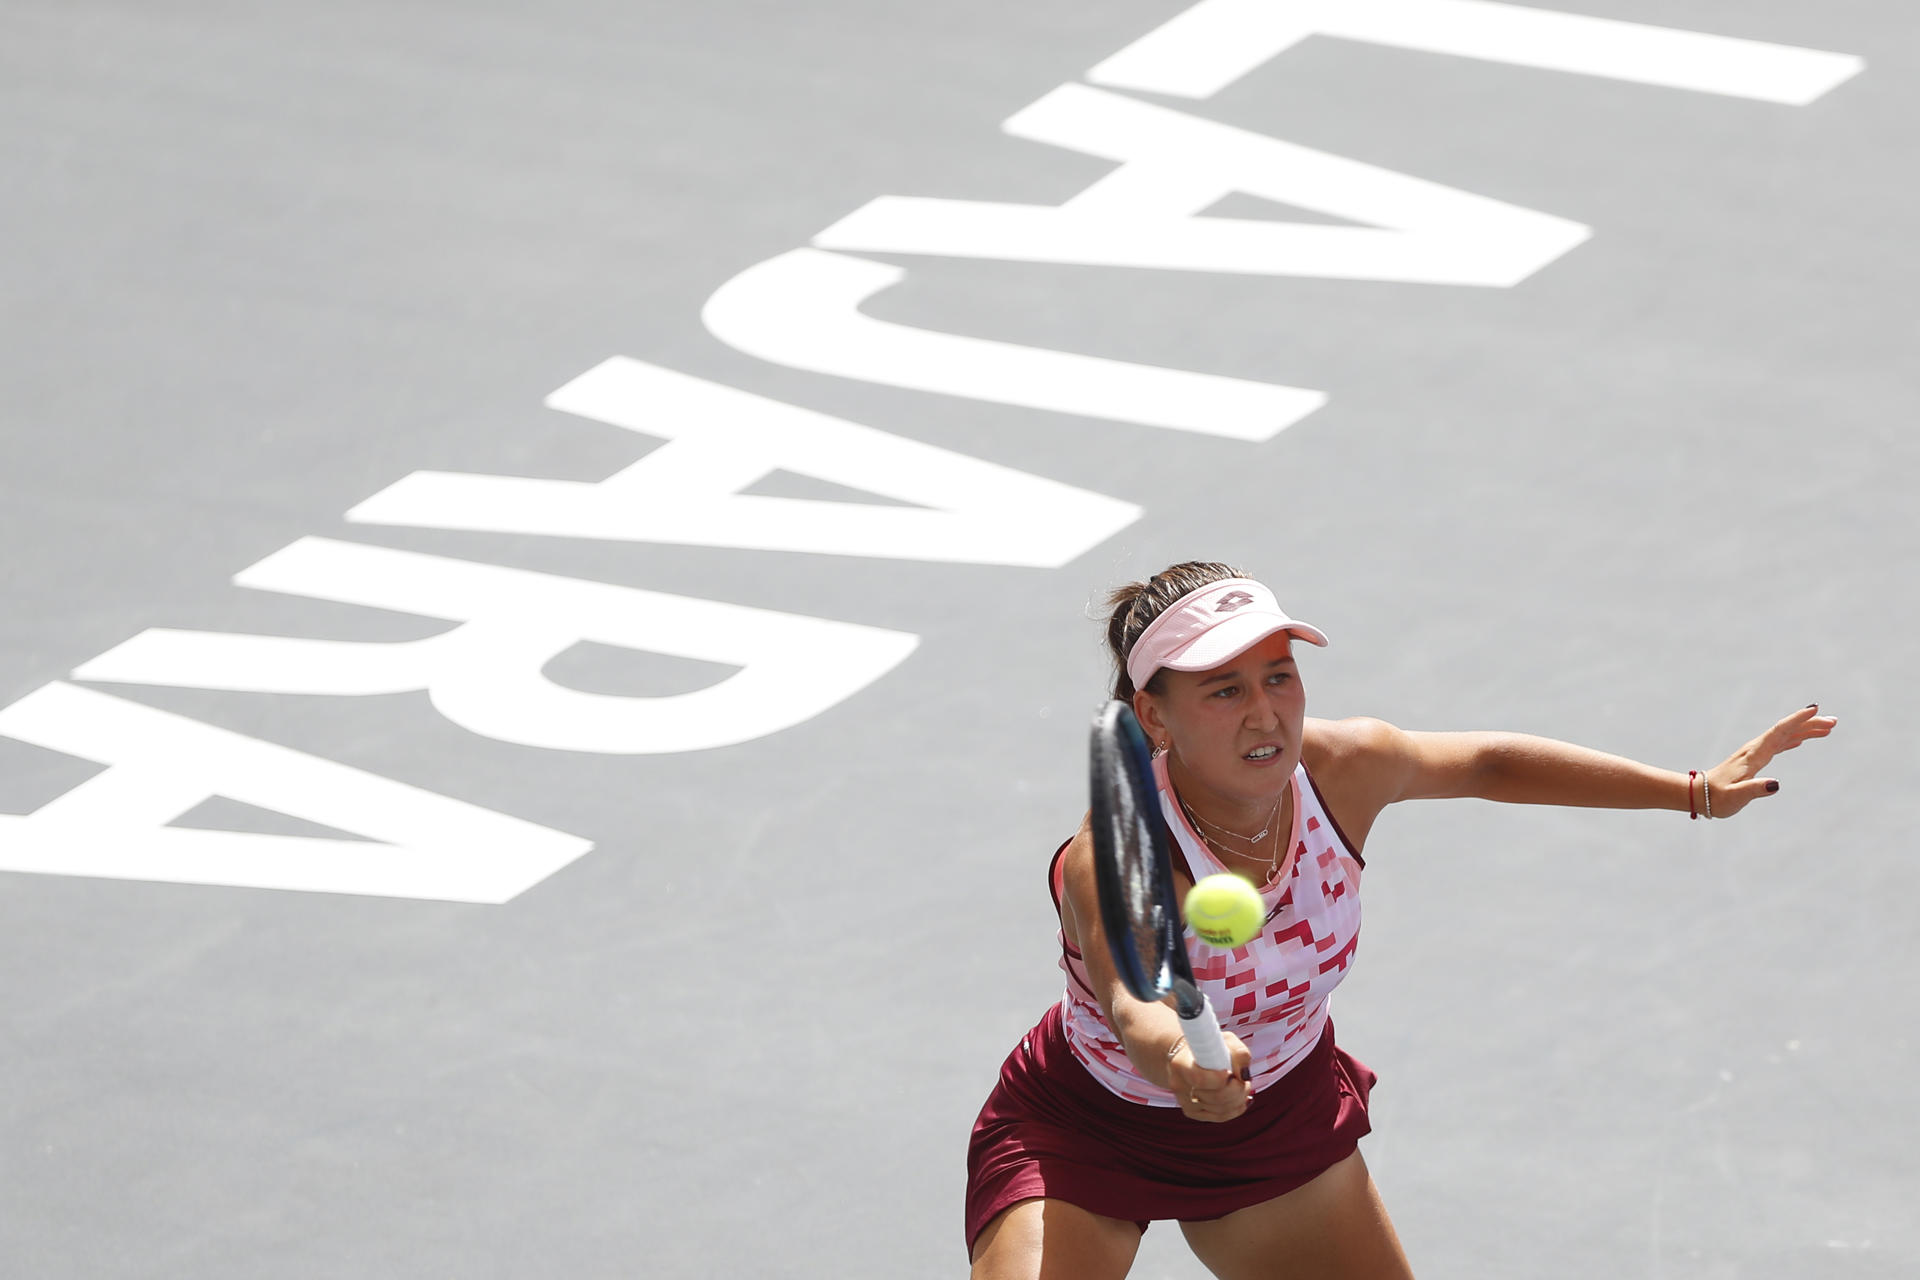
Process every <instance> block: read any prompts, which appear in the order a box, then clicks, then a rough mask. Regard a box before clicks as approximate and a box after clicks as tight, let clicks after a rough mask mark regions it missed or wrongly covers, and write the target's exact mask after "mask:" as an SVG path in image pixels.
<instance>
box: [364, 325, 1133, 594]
mask: <svg viewBox="0 0 1920 1280" xmlns="http://www.w3.org/2000/svg"><path fill="white" fill-rule="evenodd" d="M547 404H548V405H549V406H550V407H551V408H554V409H558V410H560V411H562V412H564V413H572V414H578V415H579V416H581V417H583V418H592V419H595V420H596V421H600V422H606V423H611V424H612V425H614V426H617V427H624V428H626V429H627V430H629V431H636V432H640V433H642V434H644V435H651V436H664V437H666V438H667V441H668V443H667V444H665V445H662V446H661V447H660V448H658V449H656V450H654V451H653V452H652V453H650V454H648V455H647V456H646V457H644V458H642V459H640V461H638V462H636V463H634V464H633V465H632V466H630V467H628V468H626V469H625V470H623V471H621V472H619V473H617V474H615V475H613V476H610V477H608V478H607V479H605V480H602V481H600V482H598V483H591V484H589V483H580V482H577V481H570V480H536V479H529V478H526V477H522V476H482V475H461V474H451V473H447V472H439V471H416V472H415V473H413V474H412V475H410V476H407V477H405V478H404V479H402V480H400V481H399V482H397V483H395V484H393V485H391V486H389V487H388V488H386V489H383V490H382V491H381V492H379V493H376V494H374V495H373V496H372V497H371V498H368V499H367V500H366V501H365V502H362V503H361V504H360V505H359V506H357V507H355V508H353V510H351V511H349V512H348V513H347V518H348V519H349V520H355V521H359V522H361V523H367V524H392V525H411V526H416V527H422V528H430V529H486V530H496V531H499V532H502V533H533V534H542V535H546V536H550V537H571V538H598V539H606V540H610V541H624V542H667V543H683V544H688V545H693V546H707V547H742V548H748V549H751V550H755V551H804V552H812V553H815V554H824V555H841V556H872V557H875V558H880V559H893V560H929V561H956V562H960V563H968V564H1008V565H1026V566H1032V567H1036V568H1047V569H1050V568H1054V567H1057V566H1059V565H1063V564H1065V563H1066V562H1067V561H1069V560H1072V559H1073V558H1074V557H1076V556H1078V555H1081V554H1082V553H1084V552H1086V551H1090V550H1092V549H1093V548H1094V547H1096V546H1098V545H1099V544H1100V543H1102V542H1104V541H1106V540H1107V539H1108V538H1110V537H1112V536H1113V535H1114V534H1116V533H1118V532H1119V531H1120V530H1121V529H1124V528H1126V527H1127V526H1128V525H1130V524H1132V523H1133V522H1134V521H1135V520H1138V519H1139V518H1140V508H1138V507H1136V506H1134V505H1133V504H1132V503H1128V502H1121V501H1120V500H1118V499H1116V498H1109V497H1107V496H1106V495H1104V494H1099V493H1092V492H1090V491H1088V490H1086V489H1076V488H1074V487H1073V486H1072V485H1067V484H1061V483H1059V482H1058V481H1054V480H1048V479H1044V478H1042V477H1040V476H1035V475H1029V474H1027V473H1026V472H1024V471H1016V470H1014V469H1013V468H1012V467H1003V466H999V465H997V464H995V463H991V462H984V461H982V460H980V459H979V458H971V457H968V456H967V455H965V454H962V453H954V452H951V451H949V450H946V449H941V448H938V447H936V446H934V445H930V444H923V443H921V442H919V441H917V440H908V439H905V438H904V437H901V436H895V435H890V434H888V433H887V432H885V431H879V430H875V429H874V428H872V427H863V426H859V425H857V424H855V423H852V422H846V421H844V420H842V419H839V418H834V417H830V416H828V415H827V414H824V413H815V412H813V411H811V410H808V409H801V408H796V407H795V406H793V405H790V404H783V403H781V402H780V401H778V400H769V399H767V398H765V397H764V396H757V395H753V394H752V393H750V392H746V391H739V390H736V389H734V388H732V387H725V386H721V385H719V384H717V383H712V382H707V381H704V380H703V379H700V378H694V377H689V376H688V375H686V374H683V373H674V372H672V371H671V370H667V369H662V368H659V367H657V366H654V365H650V364H644V363H642V362H641V361H638V360H628V359H625V358H623V357H618V356H616V357H614V358H613V359H611V360H607V361H605V362H603V363H601V364H599V365H597V366H595V367H594V368H592V369H589V370H587V371H586V372H585V373H583V374H581V375H580V376H579V377H577V378H575V379H574V380H573V381H572V382H569V383H567V384H566V385H565V386H563V387H561V388H560V389H559V390H558V391H555V392H554V393H553V394H552V395H550V396H548V397H547ZM775 471H788V472H793V473H796V474H799V475H806V476H813V477H815V478H817V479H821V480H826V481H829V482H831V483H833V484H838V485H845V486H847V487H849V488H853V489H861V490H865V491H867V492H869V493H874V494H879V495H882V496H884V497H888V498H894V499H897V500H899V501H900V502H904V503H911V504H914V505H911V506H881V505H877V504H872V503H857V502H825V501H817V500H813V499H803V498H779V497H772V496H767V495H761V494H747V493H741V492H740V490H742V489H744V488H747V487H748V486H750V485H752V484H754V483H755V482H757V481H759V480H761V479H764V478H765V477H766V476H768V475H770V474H772V473H773V472H775Z"/></svg>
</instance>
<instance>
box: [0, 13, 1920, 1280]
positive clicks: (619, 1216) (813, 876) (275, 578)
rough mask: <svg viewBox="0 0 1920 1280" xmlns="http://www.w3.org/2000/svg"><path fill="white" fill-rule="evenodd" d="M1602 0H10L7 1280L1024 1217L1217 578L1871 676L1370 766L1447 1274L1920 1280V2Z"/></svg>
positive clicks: (0, 865) (469, 1269)
mask: <svg viewBox="0 0 1920 1280" xmlns="http://www.w3.org/2000/svg"><path fill="white" fill-rule="evenodd" d="M1548 5H1550V7H1541V8H1535V9H1516V8H1514V7H1513V6H1507V5H1498V4H1487V3H1479V2H1477V0H1364V2H1363V0H1353V2H1352V3H1350V4H1347V5H1344V6H1324V5H1315V4H1308V3H1304V0H1302V2H1299V3H1293V2H1282V0H1271V2H1270V3H1264V4H1254V3H1251V2H1250V0H1206V2H1205V3H1203V4H1200V5H1198V6H1193V5H1189V4H1187V3H1185V0H1112V2H1110V3H1104V4H1098V5H1089V4H1074V3H1062V2H1060V0H1026V2H1024V3H1018V4H1016V3H1010V2H1007V0H984V2H983V3H976V4H968V5H900V4H882V3H876V2H874V0H824V2H822V3H816V4H806V5H797V4H775V3H767V2H765V0H708V2H706V3H701V4H667V3H659V2H657V0H641V2H640V3H636V4H615V3H610V2H608V0H555V3H551V4H545V5H537V6H536V5H531V4H512V3H505V2H503V0H480V2H477V3H468V4H452V3H447V2H445V0H402V2H401V3H388V4H375V3H367V2H366V0H342V3H338V4H332V5H302V4H291V3H268V4H257V5H239V4H228V3H216V2H214V0H179V2H178V3H173V4H167V5H150V4H134V3H126V2H124V0H0V99H3V101H4V110H0V173H3V174H4V189H5V193H6V195H5V198H4V199H0V280H3V281H4V287H0V326H4V328H3V330H0V333H3V336H4V339H5V341H4V345H3V346H0V388H3V390H0V395H3V396H4V399H3V400H0V412H3V413H4V423H3V425H0V539H3V540H4V547H5V556H4V561H0V564H3V565H4V568H3V569H0V815H3V816H0V921H3V922H4V925H3V927H0V1005H3V1006H4V1008H5V1010H6V1015H5V1023H4V1026H5V1039H4V1053H3V1054H0V1202H3V1203H4V1205H5V1211H4V1213H0V1258H5V1259H6V1260H7V1261H6V1263H5V1264H4V1266H0V1270H3V1271H5V1272H6V1273H7V1274H10V1275H22V1276H27V1275H31V1276H44V1277H85V1278H87V1280H94V1278H99V1280H109V1278H111V1280H119V1278H122V1277H128V1278H131V1277H161V1276H168V1277H172V1276H193V1277H201V1278H206V1280H215V1278H225V1277H233V1278H235V1280H238V1278H240V1277H249V1278H253V1277H262V1276H271V1277H285V1278H299V1277H337V1276H346V1275H352V1276H356V1277H363V1278H365V1280H374V1278H385V1277H394V1278H398V1277H424V1276H448V1277H452V1276H459V1277H533V1276H542V1277H545V1276H569V1277H613V1276H649V1277H662V1278H666V1277H694V1276H710V1275H740V1276H792V1277H901V1276H935V1275H961V1274H963V1273H964V1268H965V1265H966V1262H965V1255H964V1251H963V1246H962V1242H961V1239H960V1236H961V1220H960V1213H961V1191H962V1185H963V1179H964V1155H965V1145H966V1137H967V1132H968V1128H969V1126H970V1124H971V1121H972V1118H973V1115H974V1113H975V1111H976V1109H977V1108H978V1106H979V1104H980V1102H981V1100H982V1098H983V1097H984V1096H985V1094H986V1091H987V1090H988V1088H989V1086H990V1085H991V1083H992V1081H993V1079H994V1076H995V1073H996V1071H997V1070H998V1067H999V1063H1000V1061H1001V1059H1002V1057H1003V1056H1004V1055H1005V1053H1006V1052H1007V1050H1008V1049H1009V1048H1010V1047H1011V1046H1012V1045H1013V1043H1014V1042H1015V1040H1016V1039H1017V1038H1018V1037H1019V1036H1020V1034H1021V1033H1022V1032H1023V1031H1024V1030H1025V1029H1026V1028H1027V1027H1028V1026H1029V1025H1031V1023H1032V1022H1033V1021H1034V1019H1035V1018H1036V1017H1037V1016H1038V1015H1039V1014H1040V1013H1041V1011H1042V1010H1043V1009H1044V1008H1045V1007H1046V1006H1047V1004H1048V1003H1049V1002H1050V1001H1053V1000H1055V999H1057V998H1058V997H1059V994H1060V989H1061V982H1062V980H1061V976H1060V974H1059V971H1058V970H1057V969H1056V967H1055V961H1056V960H1057V957H1058V952H1057V948H1056V945H1055V941H1054V922H1053V918H1052V911H1051V907H1050V904H1049V901H1048V896H1047V892H1046V886H1045V879H1044V876H1045V869H1046V865H1047V859H1048V857H1049V855H1050V854H1051V852H1052V850H1053V848H1054V847H1055V845H1056V844H1057V843H1058V842H1059V841H1060V840H1061V839H1063V838H1064V837H1065V836H1066V835H1067V834H1069V833H1070V832H1071V831H1072V830H1073V828H1074V826H1075V825H1076V824H1077V823H1078V821H1079V818H1080V814H1081V812H1082V809H1083V807H1084V804H1085V788H1086V781H1085V773H1084V770H1085V732H1086V725H1087V722H1088V719H1089V717H1090V716H1091V714H1092V712H1093V711H1094V709H1095V707H1096V706H1097V705H1098V704H1099V702H1100V701H1101V700H1102V698H1103V696H1104V691H1105V687H1106V683H1105V682H1106V678H1107V672H1106V669H1105V665H1104V658H1103V653H1102V649H1101V635H1100V626H1099V624H1098V623H1097V622H1095V621H1093V620H1091V619H1092V617H1093V616H1094V615H1095V614H1096V613H1097V612H1098V610H1099V600H1100V597H1101V596H1103V595H1104V593H1105V592H1106V591H1108V590H1110V589H1111V588H1112V587H1114V586H1116V585H1118V584H1120V583H1122V582H1124V581H1127V580H1129V579H1132V578H1135V577H1141V576H1145V575H1147V574H1150V573H1152V572H1153V571H1155V570H1156V569H1158V568H1160V567H1162V566H1164V565H1166V564H1168V563H1170V562H1173V561H1178V560H1184V559H1189V558H1202V559H1224V560H1228V561H1232V562H1236V563H1238V564H1241V565H1243V566H1244V567H1245V568H1247V569H1248V570H1250V571H1251V572H1252V573H1254V574H1255V575H1256V576H1258V577H1260V578H1262V579H1263V580H1265V581H1267V582H1268V583H1270V584H1271V585H1273V587H1274V588H1275V590H1276V591H1277V592H1278V594H1279V596H1280V599H1281V601H1282V603H1283V604H1284V605H1285V606H1286V607H1287V608H1288V610H1289V611H1290V612H1292V613H1293V615H1294V616H1296V617H1300V618H1305V619H1309V620H1311V621H1312V622H1314V623H1316V624H1317V625H1319V626H1320V627H1322V628H1323V629H1325V630H1326V631H1327V632H1328V633H1329V635H1330V636H1331V638H1332V642H1333V643H1332V645H1331V647H1329V648H1328V649H1326V650H1325V651H1318V650H1315V651H1312V652H1311V653H1309V654H1308V655H1307V656H1306V657H1305V659H1304V662H1303V671H1304V680H1305V682H1306V687H1307V690H1308V702H1309V709H1310V713H1311V714H1315V715H1320V716H1328V717H1338V716H1348V715H1362V714H1364V715H1374V716H1379V717H1382V718H1385V719H1387V720H1390V721H1393V722H1395V723H1397V724H1400V725H1404V726H1408V727H1413V728H1502V729H1514V730H1523V731H1527V732H1533V733H1541V734H1546V735H1549V736H1553V737H1558V738H1565V739H1569V740H1572V741H1576V742H1581V743H1585V744H1587V745H1590V746H1594V747H1598V748H1601V749H1604V750H1610V751H1614V752H1618V753H1621V754H1625V755H1630V756H1634V757H1636V758H1640V759H1644V760H1648V761H1651V762H1653V763H1656V764H1660V765H1662V766H1665V767H1670V768H1677V769H1681V770H1685V769H1688V768H1705V767H1706V766H1707V765H1709V764H1712V763H1716V762H1718V761H1719V760H1720V759H1721V758H1722V757H1724V756H1725V755H1726V754H1727V753H1728V752H1730V751H1731V750H1733V749H1734V748H1735V747H1736V746H1738V745H1739V744H1740V743H1741V742H1742V741H1744V740H1746V739H1747V738H1749V737H1751V736H1753V735H1755V734H1757V733H1758V732H1760V731H1761V730H1762V729H1763V728H1765V727H1766V726H1767V725H1768V724H1770V723H1772V722H1773V721H1774V720H1775V719H1776V718H1778V717H1780V716H1782V715H1784V714H1786V713H1787V712H1788V711H1790V710H1792V709H1793V708H1796V707H1799V706H1801V705H1803V704H1805V703H1807V702H1812V701H1816V700H1817V701H1819V702H1820V703H1821V705H1822V707H1823V709H1824V710H1827V711H1830V712H1832V713H1834V714H1836V715H1838V716H1839V718H1840V727H1839V730H1838V731H1837V732H1836V733H1835V735H1834V736H1833V737H1832V738H1831V739H1829V740H1827V741H1825V742H1818V743H1813V744H1810V745H1809V746H1808V747H1806V748H1804V749H1803V750H1801V751H1799V752H1796V753H1794V754H1792V755H1789V756H1786V757H1783V758H1782V759H1781V760H1779V761H1778V762H1777V763H1776V764H1775V765H1774V766H1773V768H1772V769H1771V770H1770V772H1771V773H1772V774H1773V775H1775V776H1777V777H1779V778H1780V779H1781V780H1782V783H1783V786H1782V790H1781V792H1780V794H1779V795H1778V796H1776V797H1772V798H1770V799H1769V800H1767V801H1766V802H1765V803H1763V804H1756V805H1755V806H1754V807H1752V808H1751V809H1750V810H1749V811H1748V812H1747V813H1745V814H1743V815H1741V816H1740V817H1739V818H1737V819H1736V820H1735V821H1732V822H1726V823H1712V824H1707V823H1698V822H1693V823H1690V822H1688V821H1687V820H1686V818H1685V817H1684V816H1683V815H1681V814H1678V813H1673V812H1641V813H1617V812H1615V813H1609V812H1594V811H1585V812H1576V811H1569V810H1550V809H1532V808H1516V807H1499V806H1493V805H1487V804H1482V803H1478V802H1449V803H1441V802H1425V803H1421V804H1414V805H1408V806H1403V807H1400V808H1396V809H1394V810H1391V811H1390V812H1389V813H1388V814H1387V815H1386V816H1385V817H1384V818H1383V819H1382V820H1381V822H1380V823H1379V825H1378V826H1377V827H1376V828H1375V830H1374V832H1373V834H1372V836H1371V838H1370V839H1369V841H1368V845H1367V850H1366V852H1367V867H1368V873H1367V881H1366V904H1367V922H1366V927H1365V932H1364V935H1363V938H1362V942H1361V946H1360V950H1359V956H1358V960H1357V962H1356V966H1355V971H1354V975H1353V977H1352V978H1351V979H1350V980H1348V981H1347V983H1346V984H1345V985H1344V986H1343V987H1342V989H1341V991H1340V993H1339V995H1338V996H1337V998H1336V1001H1335V1004H1336V1015H1335V1016H1336V1020H1337V1022H1338V1026H1339V1033H1340V1040H1341V1043H1342V1044H1343V1045H1344V1046H1346V1047H1347V1048H1349V1049H1350V1050H1351V1051H1352V1052H1354V1053H1355V1054H1357V1055H1358V1056H1359V1057H1361V1058H1362V1059H1364V1060H1365V1061H1366V1062H1368V1063H1369V1064H1370V1065H1372V1066H1373V1067H1374V1068H1375V1069H1376V1070H1377V1071H1378V1072H1379V1073H1380V1077H1381V1082H1380V1084H1379V1086H1378V1089H1377V1091H1376V1093H1375V1095H1374V1124H1375V1132H1374V1133H1373V1135H1372V1136H1371V1137H1369V1138H1368V1139H1366V1141H1365V1143H1364V1144H1363V1147H1362V1150H1363V1152H1364V1153H1365V1155H1366V1157H1367V1160H1368V1162H1369V1164H1370V1165H1371V1166H1372V1168H1373V1171H1374V1174H1375V1177H1376V1178H1377V1180H1378V1181H1379V1183H1380V1186H1381V1188H1382V1191H1383V1194H1384V1196H1385V1199H1386V1202H1387V1205H1388V1207H1389V1209H1390V1210H1391V1212H1392V1214H1393V1216H1394V1219H1395V1222H1396V1224H1397V1226H1398V1228H1399V1230H1400V1234H1401V1236H1402V1238H1403V1240H1404V1241H1405V1243H1406V1246H1407V1249H1408V1252H1409V1254H1410V1256H1411V1258H1412V1260H1413V1262H1414V1265H1415V1267H1416V1270H1417V1271H1418V1273H1419V1274H1420V1275H1421V1276H1423V1277H1447V1276H1461V1277H1466V1276H1472V1277H1479V1278H1488V1280H1490V1278H1494V1277H1513V1278H1515V1280H1520V1278H1527V1277H1540V1276H1554V1277H1561V1278H1564V1280H1573V1278H1577V1277H1596V1278H1597V1277H1603V1276H1604V1277H1616V1276H1637V1277H1659V1278H1661V1280H1682V1278H1688V1280H1696V1278H1697V1280H1708V1278H1713V1280H1720V1278H1728V1277H1741V1278H1743V1280H1745V1278H1753V1280H1786V1278H1789V1277H1848V1278H1852V1277H1860V1278H1866V1277H1896V1276H1911V1275H1914V1274H1916V1273H1920V1230H1917V1229H1916V1218H1915V1214H1914V1210H1913V1205H1914V1203H1915V1201H1916V1199H1920V1172H1916V1158H1915V1147H1916V1141H1920V1109H1916V1107H1915V1105H1914V1103H1913V1101H1912V1087H1911V1082H1910V1077H1911V1075H1912V1073H1913V1069H1914V1064H1915V1047H1916V1046H1915V1030H1914V1028H1915V1026H1916V1018H1917V1015H1920V999H1916V996H1915V991H1916V983H1920V946H1917V945H1916V936H1917V934H1916V929H1915V926H1914V923H1913V916H1914V908H1913V903H1914V901H1915V898H1916V894H1917V893H1920V870H1916V861H1915V858H1914V856H1913V855H1914V841H1913V838H1912V836H1911V832H1910V826H1911V807H1912V805H1911V788H1912V779H1913V777H1914V774H1915V769H1916V766H1920V751H1917V750H1916V747H1915V735H1914V731H1913V725H1914V724H1915V723H1916V721H1920V698H1916V695H1915V693H1914V681H1913V678H1912V672H1911V665H1912V663H1911V658H1912V649H1913V640H1912V637H1913V636H1914V634H1915V633H1916V630H1920V609H1917V608H1916V593H1915V588H1914V583H1915V567H1916V563H1917V556H1916V553H1917V552H1920V518H1916V515H1915V503H1914V493H1915V490H1916V485H1917V482H1920V444H1916V437H1915V434H1914V422H1915V420H1916V408H1920V403H1917V402H1920V376H1917V375H1916V362H1915V359H1914V345H1915V340H1916V338H1917V337H1920V331H1917V329H1916V321H1915V310H1914V306H1913V299H1914V297H1915V296H1916V294H1920V255H1917V254H1916V251H1915V248H1914V242H1913V231H1914V228H1915V227H1916V226H1920V184H1917V183H1916V181H1915V178H1914V171H1913V164H1912V157H1913V156H1914V155H1915V154H1916V150H1917V149H1920V18H1917V17H1916V14H1915V11H1914V9H1913V7H1912V6H1911V5H1909V4H1906V3H1902V2H1901V0H1827V2H1825V3H1819V4H1815V3H1811V0H1798V2H1794V0H1769V2H1767V3H1734V2H1733V0H1665V2H1664V3H1659V4H1655V3H1652V2H1651V0H1543V6H1548ZM1592 19H1601V20H1606V21H1602V22H1594V21H1586V20H1592ZM1176 20H1177V21H1176ZM1678 33H1704V35H1706V36H1710V37H1722V38H1723V39H1719V40H1713V39H1698V38H1694V37H1690V36H1685V35H1682V34H1678ZM1135 1274H1136V1275H1139V1276H1143V1277H1193V1276H1199V1275H1201V1274H1203V1272H1202V1271H1201V1269H1200V1267H1199V1265H1198V1264H1197V1263H1196V1262H1195V1261H1194V1260H1193V1259H1192V1258H1191V1257H1190V1256H1189V1255H1188V1254H1187V1252H1186V1250H1185V1248H1184V1246H1183V1244H1182V1243H1181V1240H1180V1237H1179V1233H1178V1231H1177V1230H1176V1229H1175V1228H1174V1227H1173V1226H1172V1225H1171V1224H1163V1225H1160V1226H1156V1227H1155V1228H1154V1229H1153V1230H1151V1231H1150V1232H1149V1233H1148V1235H1147V1238H1146V1243H1145V1245H1144V1247H1143V1249H1142V1253H1141V1257H1140V1260H1139V1263H1138V1265H1137V1266H1136V1269H1135Z"/></svg>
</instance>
